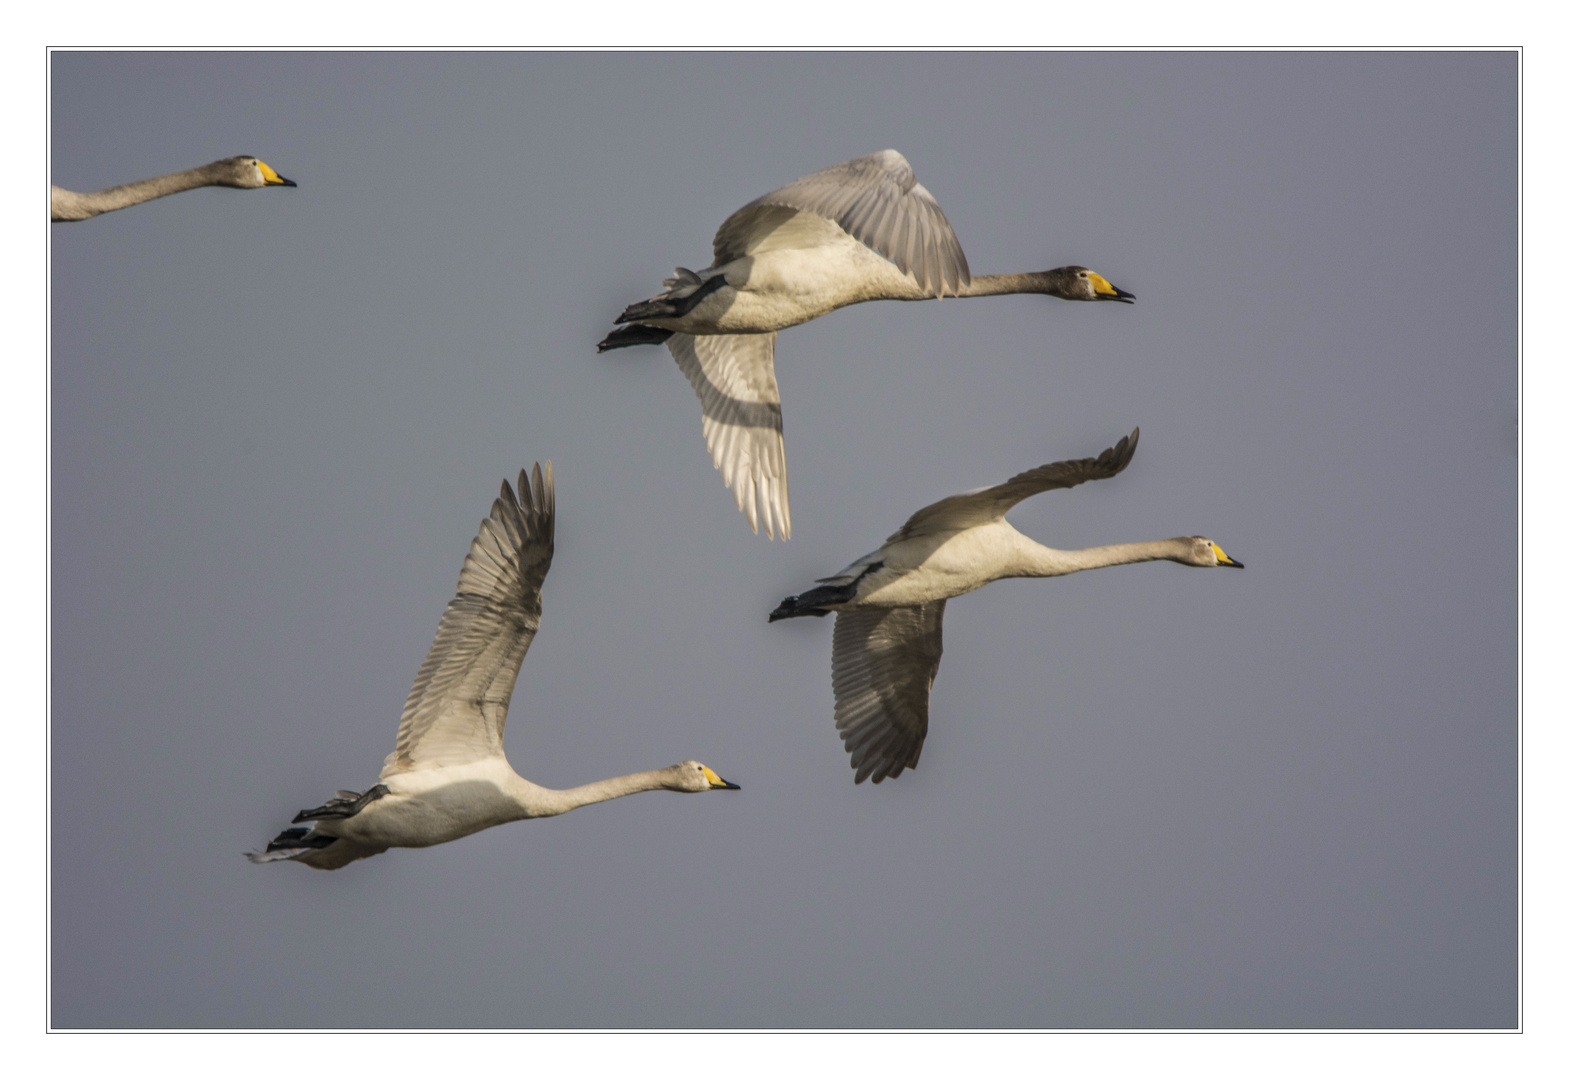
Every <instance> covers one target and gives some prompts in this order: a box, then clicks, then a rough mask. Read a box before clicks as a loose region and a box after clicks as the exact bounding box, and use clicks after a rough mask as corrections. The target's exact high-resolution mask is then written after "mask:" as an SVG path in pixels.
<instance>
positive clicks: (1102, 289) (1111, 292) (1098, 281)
mask: <svg viewBox="0 0 1569 1080" xmlns="http://www.w3.org/2000/svg"><path fill="white" fill-rule="evenodd" d="M1090 284H1091V285H1094V286H1095V291H1096V292H1098V293H1100V294H1101V295H1102V296H1115V295H1117V287H1116V286H1115V285H1113V284H1112V283H1111V282H1109V281H1107V280H1106V279H1105V278H1103V277H1101V276H1100V275H1099V274H1097V273H1096V272H1095V271H1093V270H1091V271H1090Z"/></svg>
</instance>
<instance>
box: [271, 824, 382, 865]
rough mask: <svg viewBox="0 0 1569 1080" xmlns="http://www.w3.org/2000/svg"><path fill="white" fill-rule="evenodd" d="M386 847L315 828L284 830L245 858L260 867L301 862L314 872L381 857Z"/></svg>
mask: <svg viewBox="0 0 1569 1080" xmlns="http://www.w3.org/2000/svg"><path fill="white" fill-rule="evenodd" d="M386 850H387V849H386V848H385V847H373V846H371V845H368V844H362V843H357V842H355V841H353V840H345V839H344V838H343V837H341V836H328V835H327V834H326V833H321V832H317V831H316V830H315V829H284V830H283V831H282V832H281V833H279V834H278V835H277V836H276V837H274V838H273V839H272V841H271V842H270V843H268V845H267V849H266V850H265V851H247V852H246V853H245V857H246V858H247V859H249V860H250V861H251V862H253V863H257V864H258V865H259V864H261V863H271V862H297V863H301V864H303V865H305V866H308V867H310V868H311V869H312V870H337V869H339V868H340V867H344V866H347V865H349V863H351V862H354V861H356V860H358V859H368V858H370V857H371V856H372V855H380V854H381V853H382V852H383V851H386Z"/></svg>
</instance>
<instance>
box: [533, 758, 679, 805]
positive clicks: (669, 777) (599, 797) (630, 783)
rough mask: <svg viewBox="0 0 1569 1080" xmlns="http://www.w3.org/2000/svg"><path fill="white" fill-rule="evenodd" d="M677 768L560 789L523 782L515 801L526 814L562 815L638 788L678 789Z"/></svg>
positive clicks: (615, 777)
mask: <svg viewBox="0 0 1569 1080" xmlns="http://www.w3.org/2000/svg"><path fill="white" fill-rule="evenodd" d="M678 770H679V767H678V766H671V767H670V768H668V769H653V770H650V771H649V772H640V773H632V774H630V775H628V776H612V777H611V778H610V779H609V780H596V781H594V782H593V783H592V784H584V785H583V786H581V787H574V788H567V789H565V790H563V791H556V790H553V789H551V788H546V787H540V786H539V785H538V784H530V783H528V781H523V783H524V784H525V785H526V787H525V788H523V789H520V790H519V791H518V793H517V794H518V801H519V803H520V804H521V805H522V806H523V809H524V810H525V811H526V813H527V816H528V817H553V816H555V815H556V814H564V813H566V812H567V811H568V810H576V809H577V808H578V807H580V806H588V805H589V804H590V803H602V802H609V801H610V800H611V799H619V798H621V796H623V795H634V794H636V793H637V792H639V791H658V790H659V789H661V788H665V789H669V790H680V789H679V788H676V787H675V786H674V784H673V783H672V781H673V780H674V779H675V777H676V775H677V773H678Z"/></svg>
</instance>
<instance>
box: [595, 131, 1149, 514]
mask: <svg viewBox="0 0 1569 1080" xmlns="http://www.w3.org/2000/svg"><path fill="white" fill-rule="evenodd" d="M664 284H665V290H666V291H665V292H663V293H661V294H659V295H658V296H656V297H654V298H653V299H651V300H645V301H643V302H642V303H640V304H633V305H632V306H631V307H629V308H627V309H626V310H625V311H623V312H622V313H621V316H620V318H618V319H616V322H617V323H618V324H628V325H624V326H622V328H621V329H619V330H612V331H611V332H610V334H609V336H607V337H606V338H605V339H604V340H603V341H601V342H600V343H599V351H600V352H606V351H607V350H610V349H620V348H625V347H627V346H629V345H658V344H661V343H663V344H665V345H667V346H668V347H669V349H670V352H671V355H673V356H674V357H675V361H676V364H677V366H679V367H680V369H681V372H682V374H684V375H685V376H686V377H687V381H688V382H690V383H691V384H692V388H693V389H694V390H696V391H697V398H698V401H699V402H700V403H701V404H702V408H703V438H704V441H706V442H707V444H708V452H709V454H710V455H712V457H713V460H714V467H715V468H716V469H718V470H720V472H721V474H722V475H723V477H724V481H725V486H726V487H728V488H730V489H731V491H732V493H733V494H734V496H735V501H736V506H737V507H739V508H740V510H741V512H742V513H743V514H745V515H746V520H747V523H748V524H750V525H751V526H752V532H753V533H756V532H757V526H758V519H759V514H761V519H762V523H763V528H764V530H765V531H766V532H767V533H768V535H769V537H770V538H772V537H773V536H774V533H775V531H776V530H777V531H778V533H779V536H780V538H781V539H789V537H790V490H789V486H788V484H787V483H786V479H785V452H784V425H783V422H782V419H781V413H780V408H779V384H778V382H777V381H776V380H775V379H774V340H775V338H776V336H777V334H778V331H780V330H783V329H785V328H786V327H790V326H795V325H797V324H799V323H804V322H806V321H808V320H810V319H815V318H817V317H818V316H819V315H826V314H827V313H828V312H830V311H833V310H835V309H837V308H842V307H847V306H849V305H850V304H861V303H865V302H866V301H868V300H932V299H937V298H940V297H944V296H958V297H971V296H1003V295H1007V294H1011V293H1041V294H1044V295H1046V296H1057V297H1061V298H1062V299H1064V300H1090V301H1094V300H1114V301H1120V302H1122V303H1126V304H1131V303H1133V301H1134V296H1133V294H1132V293H1130V292H1124V291H1123V290H1121V289H1119V288H1117V287H1116V286H1115V285H1113V284H1112V283H1111V282H1109V281H1107V280H1106V279H1105V278H1103V277H1101V275H1099V274H1097V273H1095V272H1094V271H1093V270H1090V269H1087V268H1085V267H1083V266H1062V267H1058V268H1057V269H1056V270H1047V271H1044V272H1041V273H1034V274H986V275H982V276H979V277H973V278H972V277H971V276H970V266H969V263H968V262H967V261H966V260H965V258H964V250H963V249H962V248H961V247H960V246H959V238H958V237H957V236H955V235H954V233H953V229H952V228H951V227H950V226H949V224H948V219H947V217H945V216H944V215H943V212H942V208H941V207H939V206H938V205H937V200H936V199H934V198H932V193H931V192H929V191H927V190H926V189H925V188H924V187H922V186H921V185H920V184H918V183H916V180H915V172H914V170H913V169H911V168H910V163H909V162H908V161H906V160H905V158H904V155H903V154H901V153H899V151H897V150H883V151H881V152H879V153H876V154H868V155H867V156H866V157H858V158H854V159H852V160H850V161H846V162H842V163H840V164H838V165H834V166H832V167H831V168H827V169H824V170H822V171H821V172H815V173H812V174H811V175H810V176H803V177H801V178H800V179H799V180H797V181H795V182H794V183H791V184H786V185H785V186H784V187H782V188H779V189H778V190H777V191H771V192H769V193H768V194H767V195H764V196H762V197H761V198H757V199H753V200H752V201H751V202H749V203H747V204H746V205H745V206H743V207H741V209H739V210H737V211H736V212H735V213H733V214H731V215H730V216H729V217H728V218H727V219H725V223H724V224H723V225H721V226H719V232H718V233H716V234H715V235H714V263H713V265H712V266H710V267H709V268H708V269H706V270H701V271H696V272H694V271H691V270H688V269H686V268H685V267H677V268H676V271H675V276H674V277H670V278H666V279H665V282H664ZM758 504H761V511H759V509H758Z"/></svg>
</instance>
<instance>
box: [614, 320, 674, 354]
mask: <svg viewBox="0 0 1569 1080" xmlns="http://www.w3.org/2000/svg"><path fill="white" fill-rule="evenodd" d="M673 333H675V331H674V330H661V329H660V328H659V327H657V326H647V325H645V324H643V323H633V324H632V325H631V326H623V327H621V328H620V329H617V330H612V331H610V333H608V334H606V335H605V340H604V341H601V342H600V343H599V351H600V352H609V351H610V350H611V349H625V348H626V347H627V346H629V345H663V344H664V343H665V342H666V341H668V340H670V335H671V334H673Z"/></svg>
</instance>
